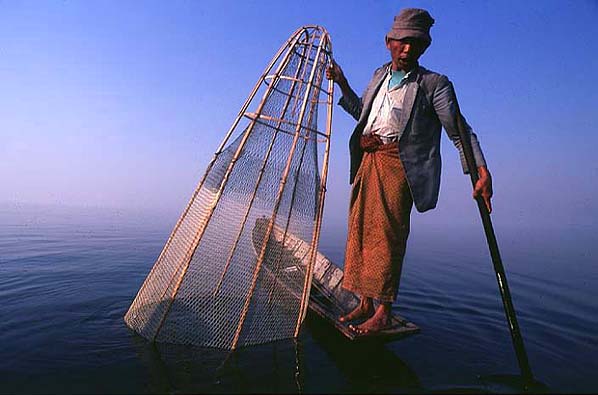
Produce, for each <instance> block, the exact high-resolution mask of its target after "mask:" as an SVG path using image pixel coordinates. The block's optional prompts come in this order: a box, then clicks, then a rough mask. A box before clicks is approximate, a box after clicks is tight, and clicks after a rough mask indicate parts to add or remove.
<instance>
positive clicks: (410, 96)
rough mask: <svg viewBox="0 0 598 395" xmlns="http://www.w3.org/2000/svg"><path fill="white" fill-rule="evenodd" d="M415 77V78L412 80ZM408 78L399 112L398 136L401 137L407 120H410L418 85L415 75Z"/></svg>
mask: <svg viewBox="0 0 598 395" xmlns="http://www.w3.org/2000/svg"><path fill="white" fill-rule="evenodd" d="M413 77H415V78H413ZM413 77H412V78H409V79H410V81H409V82H408V83H407V84H408V85H407V88H406V89H407V91H406V92H405V98H404V99H403V108H402V110H401V115H400V117H399V124H398V129H399V135H400V136H403V135H404V133H403V132H404V131H405V127H406V126H407V123H408V122H409V118H411V113H412V112H413V105H414V104H415V98H416V97H417V91H418V90H419V84H418V83H417V75H415V76H413Z"/></svg>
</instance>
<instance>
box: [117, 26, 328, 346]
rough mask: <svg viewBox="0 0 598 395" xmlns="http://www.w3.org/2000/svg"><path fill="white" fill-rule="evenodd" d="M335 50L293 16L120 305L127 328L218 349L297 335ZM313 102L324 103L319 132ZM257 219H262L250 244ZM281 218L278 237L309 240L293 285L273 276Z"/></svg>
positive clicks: (324, 166)
mask: <svg viewBox="0 0 598 395" xmlns="http://www.w3.org/2000/svg"><path fill="white" fill-rule="evenodd" d="M331 61H332V45H331V41H330V36H329V34H328V32H327V31H326V30H325V29H324V28H322V27H320V26H303V27H301V28H299V29H298V30H297V31H295V32H294V33H293V34H292V35H291V37H290V38H289V39H288V40H287V41H286V42H285V43H284V44H283V45H282V46H281V48H280V49H279V50H278V52H277V53H276V55H275V56H274V58H273V59H272V61H271V62H270V63H269V64H268V66H267V67H266V69H265V71H264V72H263V73H262V75H261V76H260V78H259V80H258V81H257V83H256V85H255V86H254V88H253V90H252V91H251V93H250V95H249V97H248V98H247V100H246V101H245V103H244V104H243V106H242V107H241V110H240V111H239V113H238V115H237V117H236V118H235V120H234V122H233V124H232V126H231V128H230V129H229V131H228V132H227V133H226V135H225V137H224V139H223V141H222V143H221V144H220V146H219V148H218V149H217V151H216V153H215V154H214V157H213V158H212V160H211V161H210V163H209V165H208V168H207V170H206V173H205V174H204V176H203V177H202V179H201V181H200V182H199V184H198V186H197V188H196V189H195V191H194V193H193V195H192V197H191V200H190V201H189V203H188V205H187V206H186V208H185V209H184V211H183V213H182V215H181V217H180V218H179V220H178V221H177V223H176V225H175V227H174V229H173V231H172V233H171V235H170V237H169V238H168V240H167V241H166V244H165V246H164V248H163V250H162V252H161V253H160V255H159V257H158V259H157V261H156V263H155V264H154V266H153V268H152V270H151V271H150V273H149V275H148V276H147V278H146V280H145V281H144V283H143V285H142V286H141V289H140V290H139V292H138V293H137V296H136V297H135V299H134V301H133V303H132V304H131V306H130V308H129V310H128V311H127V313H126V315H125V322H126V323H127V325H128V326H129V327H130V328H132V329H133V330H135V331H136V332H138V333H139V334H141V335H142V336H144V337H146V338H148V339H150V340H152V341H160V342H169V343H182V344H195V345H201V346H210V347H218V348H224V349H235V348H237V347H240V346H246V345H250V344H258V343H265V342H269V341H273V340H278V339H284V338H291V337H296V336H297V335H298V333H299V329H300V326H301V323H302V321H303V319H304V317H305V314H306V311H307V304H308V301H309V294H310V288H311V277H312V268H313V265H314V262H315V259H316V253H317V245H318V239H319V234H320V228H321V222H322V213H323V207H324V200H325V194H326V179H327V173H328V157H329V151H330V133H331V127H332V102H333V91H334V90H333V88H334V87H333V83H332V81H328V83H327V86H326V87H323V86H322V85H323V81H324V72H325V68H326V65H327V64H329V63H330V62H331ZM259 93H262V95H261V99H260V100H259V101H258V100H257V97H258V94H259ZM321 95H323V96H324V100H320V96H321ZM251 106H255V110H254V111H249V109H250V107H251ZM320 108H322V109H321V110H319V109H320ZM318 111H325V112H326V121H325V123H324V125H323V128H324V131H323V132H322V131H320V130H321V127H320V125H319V124H318ZM319 146H322V148H318V147H319ZM318 162H321V169H320V168H319V166H318ZM264 220H265V221H266V222H263V221H264ZM258 222H259V223H260V224H265V227H264V225H260V226H262V227H264V229H265V230H264V231H263V233H262V234H263V238H262V240H261V242H260V243H258V245H259V248H257V249H256V248H254V247H255V244H254V242H253V240H252V235H253V231H254V229H255V227H256V226H257V224H258ZM279 229H284V236H283V241H284V240H285V239H286V238H287V235H288V237H289V238H297V237H298V238H300V239H301V240H304V241H305V243H307V245H309V252H308V254H307V256H308V257H309V258H308V259H309V261H308V263H307V267H306V270H305V275H304V277H303V279H302V280H301V282H302V283H303V284H302V287H301V289H302V293H301V295H299V297H298V295H297V294H296V293H290V292H289V291H288V289H289V288H288V287H286V286H285V285H284V284H279V282H280V281H282V280H281V279H282V278H284V276H277V273H279V271H280V270H281V268H283V267H284V266H285V264H284V262H282V260H283V259H284V257H285V255H284V251H282V250H281V248H280V243H278V242H277V241H276V237H275V236H274V234H273V231H274V230H276V232H278V233H279V232H280V231H279ZM283 245H284V243H283Z"/></svg>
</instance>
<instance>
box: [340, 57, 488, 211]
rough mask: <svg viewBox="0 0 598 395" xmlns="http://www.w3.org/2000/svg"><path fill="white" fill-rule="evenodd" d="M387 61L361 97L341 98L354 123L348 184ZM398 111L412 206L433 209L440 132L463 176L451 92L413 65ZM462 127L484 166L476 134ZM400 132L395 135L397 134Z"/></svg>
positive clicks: (443, 80)
mask: <svg viewBox="0 0 598 395" xmlns="http://www.w3.org/2000/svg"><path fill="white" fill-rule="evenodd" d="M389 64H390V63H387V64H385V65H383V66H382V67H380V68H379V69H377V70H376V71H375V72H374V76H373V77H372V80H371V81H370V83H369V84H368V86H367V88H366V89H365V92H364V93H363V96H362V97H361V98H360V97H358V96H357V95H356V94H355V92H353V91H351V94H350V95H349V96H343V97H341V99H340V101H339V104H340V105H341V107H343V109H344V110H345V111H347V112H348V113H349V114H350V115H351V116H352V117H353V118H355V119H356V120H357V121H358V122H357V126H356V127H355V130H354V131H353V134H352V135H351V139H350V140H349V151H350V154H351V174H350V179H349V182H350V183H351V184H353V181H354V180H355V175H356V174H357V170H358V169H359V165H360V164H361V159H362V157H363V151H362V150H361V148H360V146H359V138H360V136H361V134H362V133H363V129H364V127H365V125H366V122H367V119H368V115H369V113H370V111H371V109H372V102H373V101H374V97H375V96H376V93H377V92H378V90H379V89H380V86H381V85H382V81H383V80H384V77H385V73H386V72H387V69H388V65H389ZM406 89H407V91H406V93H405V99H404V102H403V109H402V111H401V115H400V118H399V129H401V130H402V132H403V133H402V135H401V138H400V140H399V143H398V144H399V156H400V158H401V162H402V163H403V168H404V169H405V173H406V176H407V182H408V184H409V188H410V190H411V195H412V197H413V202H414V203H415V207H416V208H417V211H419V212H424V211H427V210H430V209H433V208H434V207H436V203H437V202H438V192H439V190H440V170H441V160H440V130H441V129H442V127H444V129H445V130H446V133H447V135H448V137H449V138H450V139H451V141H452V142H453V144H454V145H455V147H457V149H458V150H459V155H460V158H461V166H462V167H463V172H464V173H467V164H466V162H465V156H464V154H463V147H462V146H461V140H460V138H459V131H458V129H457V116H456V103H457V98H456V96H455V90H454V88H453V84H452V83H451V82H450V81H449V79H448V78H447V77H446V76H444V75H441V74H438V73H435V72H433V71H430V70H426V69H425V68H423V67H421V66H418V67H417V68H416V69H415V70H413V72H412V73H411V74H410V75H409V77H408V80H407V87H406ZM463 121H464V125H465V127H466V128H467V129H468V130H469V132H470V133H471V145H472V147H473V153H474V157H475V161H476V165H477V166H478V167H479V166H485V165H486V161H485V159H484V155H483V154H482V150H481V148H480V144H479V143H478V139H477V136H476V135H475V133H474V132H473V130H472V129H471V127H470V126H469V125H468V124H467V122H466V121H465V119H464V118H463ZM399 132H400V131H399Z"/></svg>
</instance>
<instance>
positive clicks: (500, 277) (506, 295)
mask: <svg viewBox="0 0 598 395" xmlns="http://www.w3.org/2000/svg"><path fill="white" fill-rule="evenodd" d="M457 126H458V129H459V136H460V138H461V145H462V147H463V153H464V155H465V160H466V162H467V168H468V170H469V175H470V177H471V183H472V185H473V186H474V187H475V185H476V183H477V181H478V179H479V176H478V169H477V166H476V162H475V159H474V156H473V148H472V147H471V140H470V134H469V133H468V131H466V129H465V125H464V123H463V118H462V116H461V112H460V110H459V106H458V105H457ZM476 201H477V204H478V209H479V211H480V216H481V218H482V224H483V225H484V233H485V234H486V240H487V242H488V248H489V250H490V256H491V257H492V264H493V266H494V273H495V274H496V280H497V282H498V289H499V291H500V296H501V298H502V303H503V307H504V310H505V315H506V318H507V323H508V324H509V331H510V333H511V339H512V341H513V346H514V348H515V354H516V355H517V361H518V363H519V369H520V370H521V375H522V376H523V377H524V379H526V380H528V381H530V382H531V381H533V375H532V370H531V367H530V365H529V360H528V358H527V353H526V351H525V345H524V344H523V338H522V336H521V330H520V329H519V324H518V323H517V315H516V313H515V307H514V306H513V301H512V299H511V292H510V291H509V285H508V284H507V276H506V274H505V269H504V266H503V264H502V259H501V257H500V252H499V250H498V243H497V241H496V236H495V234H494V228H493V226H492V220H491V219H490V213H489V212H488V208H487V207H486V203H485V202H484V199H483V198H482V197H481V196H480V197H477V198H476Z"/></svg>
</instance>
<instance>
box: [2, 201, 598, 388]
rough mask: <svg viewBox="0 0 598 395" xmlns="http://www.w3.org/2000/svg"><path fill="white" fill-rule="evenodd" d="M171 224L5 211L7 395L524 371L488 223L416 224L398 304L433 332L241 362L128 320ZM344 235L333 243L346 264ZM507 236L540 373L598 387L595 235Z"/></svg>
mask: <svg viewBox="0 0 598 395" xmlns="http://www.w3.org/2000/svg"><path fill="white" fill-rule="evenodd" d="M174 221H176V218H168V219H167V220H162V219H159V218H157V217H156V218H154V217H148V216H147V215H143V214H131V213H121V212H115V211H108V210H104V211H102V210H98V209H85V210H84V209H65V208H42V207H37V208H36V207H19V206H10V207H2V208H0V300H1V302H2V303H0V318H1V319H0V392H1V393H7V392H8V393H13V392H19V393H22V392H27V393H32V392H42V393H48V392H52V393H85V392H88V393H89V392H92V393H114V392H120V393H155V392H160V393H164V392H219V393H222V392H273V393H276V392H306V393H314V392H318V393H321V392H328V393H330V392H333V393H334V392H336V393H338V392H345V393H348V392H434V391H440V392H443V391H450V390H461V391H462V390H464V389H472V390H479V389H485V390H498V391H500V392H504V391H505V388H506V387H497V386H485V387H483V386H481V385H482V384H481V382H480V381H479V380H478V376H485V375H493V374H516V373H518V368H517V364H516V359H515V354H514V352H513V349H512V345H511V340H510V337H509V334H508V330H507V326H506V324H505V319H504V314H503V310H502V305H501V302H500V297H499V294H498V290H497V286H496V281H495V278H494V274H493V271H492V266H491V263H490V259H489V257H488V253H487V250H486V247H485V245H484V239H483V235H482V232H481V228H480V229H478V228H476V229H468V228H450V227H448V226H447V227H442V229H440V228H439V229H435V228H434V227H420V228H419V229H418V228H414V229H413V232H412V236H411V239H410V245H409V251H408V255H407V257H406V261H405V266H404V275H403V280H402V285H401V290H400V293H399V302H398V304H397V305H396V306H395V308H396V309H397V311H400V312H401V314H402V315H404V316H405V317H407V318H408V319H410V320H411V321H413V322H415V323H416V324H418V325H419V326H420V327H421V328H422V332H421V333H420V334H418V335H416V336H413V337H410V338H408V339H405V340H402V341H398V342H393V343H388V344H386V345H381V344H370V345H360V344H351V343H348V342H346V341H344V340H343V339H342V338H340V337H338V336H337V335H336V333H335V332H333V331H331V330H330V328H328V327H327V326H326V325H323V324H322V323H321V322H319V321H318V320H314V319H311V320H308V322H307V325H306V326H305V327H304V329H303V331H302V333H301V336H300V338H299V339H298V340H297V341H285V342H277V343H273V344H267V345H262V346H257V347H251V348H246V349H242V350H239V351H238V352H235V353H232V354H228V353H226V352H223V351H218V350H211V349H201V348H192V347H181V346H172V345H170V346H169V345H160V344H158V345H152V344H150V343H148V342H147V341H145V340H144V339H143V338H141V337H139V336H137V335H136V334H134V333H132V332H131V331H130V330H129V329H128V328H127V327H126V326H125V324H124V322H123V319H122V318H123V315H124V313H125V311H126V309H127V308H128V306H129V304H130V303H131V301H132V300H133V298H134V296H135V294H136V292H137V290H138V289H139V287H140V285H141V283H142V282H143V280H144V278H145V276H146V275H147V273H148V272H149V270H150V268H151V266H152V265H153V262H154V260H155V259H156V257H157V255H158V254H159V252H160V250H161V248H162V246H163V244H164V242H165V240H166V238H167V237H168V234H169V232H170V230H171V228H172V226H173V224H174ZM424 228H425V229H424ZM328 233H334V232H328ZM342 233H343V232H337V233H334V234H332V235H330V234H324V236H323V240H322V241H321V250H322V252H324V253H325V254H326V255H328V256H329V257H330V258H331V260H333V261H335V262H341V261H342V246H343V237H344V236H343V235H342ZM497 235H498V238H499V243H500V246H501V252H502V255H503V260H504V262H505V264H506V267H507V274H508V279H509V285H510V287H511V291H512V294H513V300H514V303H515V307H516V309H517V311H518V317H519V321H520V326H521V329H522V332H523V335H524V340H525V344H526V346H527V351H528V354H529V359H530V363H531V366H532V369H533V371H534V374H535V376H536V377H537V378H538V379H539V380H540V381H542V382H544V383H545V384H547V385H548V386H549V387H550V389H551V391H553V392H563V393H570V392H588V393H592V392H596V391H598V378H597V377H596V372H598V357H597V355H598V336H597V335H596V328H598V287H597V286H596V284H597V283H598V281H597V280H598V267H596V263H598V259H597V255H596V252H598V238H597V237H596V231H595V229H588V228H585V229H581V228H570V229H558V230H550V229H531V228H530V229H498V228H497Z"/></svg>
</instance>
